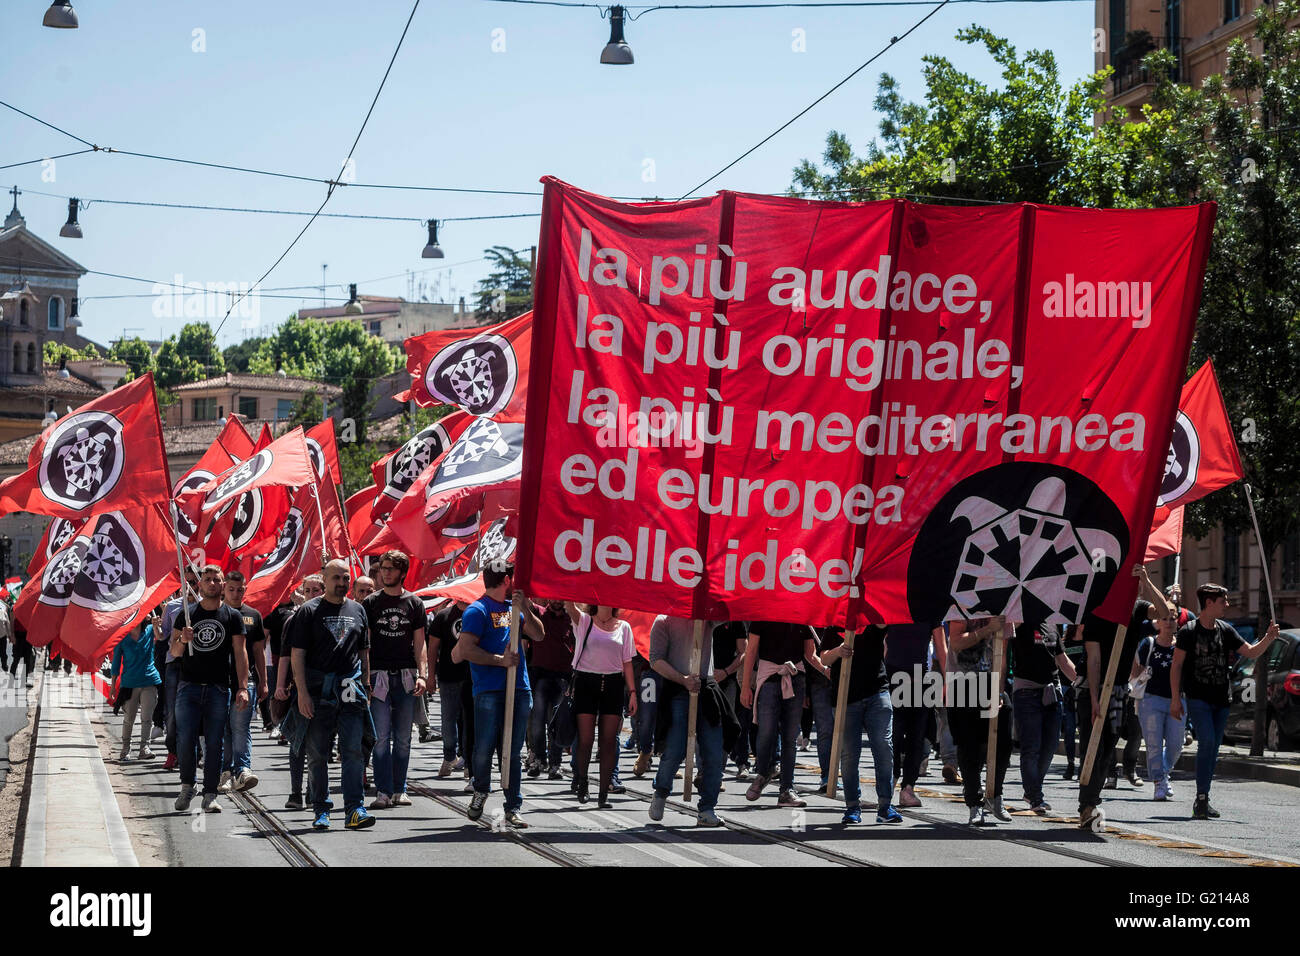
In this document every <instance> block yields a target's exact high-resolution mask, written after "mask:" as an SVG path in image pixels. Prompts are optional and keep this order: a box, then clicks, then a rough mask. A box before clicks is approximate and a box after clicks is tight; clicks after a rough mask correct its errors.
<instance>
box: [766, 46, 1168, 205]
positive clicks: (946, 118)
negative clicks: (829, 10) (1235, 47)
mask: <svg viewBox="0 0 1300 956" xmlns="http://www.w3.org/2000/svg"><path fill="white" fill-rule="evenodd" d="M957 39H958V40H960V41H962V42H964V43H967V44H971V45H978V46H982V47H983V49H984V51H985V52H986V53H987V54H988V55H989V57H990V58H991V59H992V60H993V61H994V63H995V64H997V66H998V67H999V68H1000V71H1001V79H1002V82H1001V83H1000V84H999V85H996V86H990V85H988V84H985V83H982V82H980V81H979V80H977V79H976V78H975V77H973V76H971V75H970V74H968V73H964V72H962V71H961V70H959V69H957V67H955V66H954V65H953V64H952V63H951V62H950V61H949V60H947V59H946V58H944V57H941V56H934V55H931V56H926V57H923V58H922V61H923V62H924V64H925V67H924V71H923V73H924V77H925V84H926V96H925V99H924V101H923V102H920V103H912V102H907V101H906V100H904V98H903V96H902V93H901V90H900V88H899V85H898V82H897V81H896V80H895V79H894V78H893V77H891V76H889V75H888V74H882V75H881V77H880V85H879V88H878V90H877V93H876V98H875V108H876V110H877V111H878V112H879V113H880V114H881V115H882V117H883V118H882V120H881V122H880V141H879V142H875V141H873V142H871V143H869V144H868V145H867V146H866V148H865V151H864V153H863V155H860V156H859V155H855V154H854V151H853V148H852V146H851V145H850V143H849V140H848V137H847V136H845V135H844V134H843V133H840V132H834V131H832V132H831V133H830V134H828V136H827V139H826V150H825V153H824V154H823V157H822V158H823V162H824V168H819V167H818V166H817V165H815V164H813V163H812V162H810V161H808V160H804V161H803V162H802V163H800V164H799V165H798V166H797V167H796V168H795V170H794V187H793V189H792V192H801V193H806V194H809V195H811V196H813V197H814V198H820V199H850V200H866V199H878V198H883V197H891V196H904V195H907V196H912V197H913V198H917V199H920V200H922V201H934V202H949V203H961V202H963V201H972V200H974V201H1005V202H1021V201H1028V202H1042V203H1056V204H1061V205H1087V206H1136V205H1168V204H1170V203H1173V202H1176V201H1178V195H1179V193H1178V191H1177V188H1176V183H1177V178H1176V177H1175V176H1173V175H1172V173H1173V170H1172V169H1171V164H1170V163H1169V162H1166V161H1164V160H1163V159H1162V158H1161V157H1160V155H1159V153H1158V151H1157V150H1156V148H1155V147H1156V144H1157V143H1158V142H1159V141H1160V139H1161V124H1162V123H1163V117H1162V116H1160V115H1151V116H1148V117H1147V118H1145V119H1144V120H1143V121H1141V122H1136V123H1129V122H1125V121H1124V119H1123V117H1122V116H1120V115H1118V114H1114V115H1109V114H1107V113H1106V111H1105V108H1104V106H1105V96H1104V93H1103V90H1104V87H1105V84H1106V82H1107V80H1108V78H1109V76H1110V74H1111V70H1110V68H1109V67H1107V68H1106V69H1104V70H1102V71H1101V72H1099V73H1096V74H1093V75H1092V76H1089V77H1086V78H1084V79H1082V80H1080V81H1079V82H1077V83H1075V84H1074V85H1073V86H1069V87H1066V86H1063V85H1062V83H1061V80H1060V73H1059V70H1058V69H1057V64H1056V57H1055V55H1054V54H1053V53H1052V52H1051V51H1049V50H1030V51H1028V52H1027V53H1025V54H1024V55H1023V56H1021V55H1019V54H1018V53H1017V51H1016V49H1015V47H1013V46H1012V45H1011V44H1010V43H1009V42H1007V41H1006V40H1005V39H1002V38H1001V37H998V36H996V35H994V34H993V33H992V32H990V31H989V30H987V29H985V28H983V27H978V26H972V27H969V28H967V29H965V30H960V31H958V33H957ZM1098 114H1102V115H1101V117H1100V122H1099V123H1096V124H1094V119H1096V118H1097V115H1098Z"/></svg>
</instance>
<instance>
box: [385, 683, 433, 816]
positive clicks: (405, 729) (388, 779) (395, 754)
mask: <svg viewBox="0 0 1300 956" xmlns="http://www.w3.org/2000/svg"><path fill="white" fill-rule="evenodd" d="M370 716H371V717H372V718H373V719H374V721H375V750H374V758H375V790H376V791H377V792H378V793H383V794H387V795H388V796H390V797H391V796H394V795H395V794H399V793H406V770H407V768H408V767H409V766H410V764H411V725H412V724H413V723H414V722H415V695H414V694H409V693H407V691H406V688H405V687H403V686H402V679H401V677H400V675H399V676H398V677H397V679H396V680H393V679H392V678H391V677H390V679H389V681H388V699H387V700H380V699H379V698H378V697H372V698H370ZM443 733H444V735H445V734H446V731H445V730H444V731H443Z"/></svg>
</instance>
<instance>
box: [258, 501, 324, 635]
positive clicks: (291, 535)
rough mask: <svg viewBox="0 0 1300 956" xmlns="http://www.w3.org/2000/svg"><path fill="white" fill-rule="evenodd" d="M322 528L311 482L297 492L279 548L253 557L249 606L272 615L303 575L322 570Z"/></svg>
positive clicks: (278, 539)
mask: <svg viewBox="0 0 1300 956" xmlns="http://www.w3.org/2000/svg"><path fill="white" fill-rule="evenodd" d="M319 528H320V512H319V511H318V510H317V505H316V499H315V496H314V495H313V494H312V489H311V485H310V483H309V484H306V485H303V486H302V487H300V488H298V490H297V491H296V492H294V494H293V501H292V506H291V507H290V509H289V512H288V514H286V515H285V518H284V521H283V522H282V524H281V529H280V535H279V537H278V538H277V539H276V542H275V547H273V548H272V549H271V551H270V552H269V553H268V554H265V555H262V556H260V557H258V558H255V559H253V560H252V561H251V562H250V563H249V565H248V568H247V570H246V571H245V574H246V575H247V577H248V588H247V590H246V591H245V592H244V601H245V602H246V603H247V604H248V605H249V607H252V608H255V609H256V610H258V611H260V612H261V613H262V614H264V615H266V614H270V613H271V611H273V610H274V609H275V608H276V607H277V606H278V605H280V604H281V603H282V602H283V601H284V599H285V597H286V596H287V595H288V594H289V592H290V591H292V590H293V589H294V586H295V585H296V584H297V583H298V582H299V581H301V580H302V579H303V577H305V576H306V575H308V574H311V573H313V572H315V571H319V570H321V568H322V566H323V565H322V564H321V553H320V551H321V548H320V531H319Z"/></svg>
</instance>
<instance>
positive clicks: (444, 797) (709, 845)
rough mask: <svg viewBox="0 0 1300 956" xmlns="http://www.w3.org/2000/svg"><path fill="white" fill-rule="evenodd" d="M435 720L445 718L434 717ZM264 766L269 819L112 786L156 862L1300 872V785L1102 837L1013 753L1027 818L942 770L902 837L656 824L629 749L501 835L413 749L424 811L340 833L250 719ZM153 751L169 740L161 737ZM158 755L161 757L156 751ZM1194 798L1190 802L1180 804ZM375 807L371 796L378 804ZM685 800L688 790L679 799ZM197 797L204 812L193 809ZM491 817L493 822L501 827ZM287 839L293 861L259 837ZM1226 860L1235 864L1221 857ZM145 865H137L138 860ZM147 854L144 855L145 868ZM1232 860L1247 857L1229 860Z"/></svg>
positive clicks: (741, 810)
mask: <svg viewBox="0 0 1300 956" xmlns="http://www.w3.org/2000/svg"><path fill="white" fill-rule="evenodd" d="M430 711H431V712H432V714H434V715H436V714H437V707H436V706H434V707H431V708H430ZM99 716H100V717H101V718H102V722H101V721H100V720H96V723H95V727H96V731H97V733H98V734H99V735H100V736H101V740H102V748H101V749H102V750H103V751H104V752H105V753H109V754H111V753H116V752H117V741H118V740H119V739H120V738H119V734H120V724H121V719H120V718H118V717H114V716H113V715H112V713H111V712H108V711H105V712H103V713H102V714H101V715H99ZM253 726H254V753H253V766H254V769H255V770H256V771H257V773H258V775H259V777H260V778H261V782H260V784H259V785H258V787H257V789H256V790H255V791H254V793H255V795H256V797H257V798H258V801H259V802H260V803H261V804H262V805H263V806H264V807H265V808H266V811H267V816H268V817H269V818H270V819H271V820H272V821H273V822H272V823H267V822H266V821H265V820H261V819H260V815H259V814H258V813H257V812H256V811H255V810H253V809H252V808H251V807H250V806H249V805H247V804H246V805H245V806H244V807H243V808H242V809H241V807H240V806H238V805H237V800H236V799H235V798H232V797H230V796H228V795H225V796H222V798H221V801H222V803H223V804H224V805H225V812H223V813H221V814H196V813H188V814H180V813H176V812H175V811H174V810H173V809H172V801H173V800H174V798H175V796H176V793H177V790H178V789H179V780H178V777H177V775H176V774H175V773H167V772H164V771H163V770H162V769H161V767H162V760H161V758H160V759H158V760H155V761H152V762H148V763H139V762H132V763H128V764H126V765H124V766H118V765H117V764H116V761H115V760H113V759H111V758H110V760H109V773H110V776H111V778H112V780H113V783H114V786H115V788H119V789H120V790H123V791H126V792H129V793H130V795H131V796H130V799H129V800H127V801H121V802H123V803H124V804H125V805H124V809H123V816H124V818H125V819H126V824H127V827H128V829H129V830H131V832H132V834H133V836H134V838H135V839H136V841H137V842H138V843H140V844H141V845H143V846H144V847H146V848H148V849H150V850H151V851H152V854H153V860H152V862H156V863H162V864H166V865H174V866H185V865H192V864H200V863H201V864H205V865H231V866H234V865H239V866H258V865H288V864H289V862H290V857H292V856H293V854H294V852H295V851H294V850H293V846H294V845H297V846H305V847H308V848H309V849H310V852H311V853H313V854H315V856H317V857H318V858H319V862H320V863H323V864H324V865H327V866H369V865H385V866H419V865H430V864H439V865H475V866H503V865H508V866H554V865H570V866H581V865H592V864H594V865H606V866H685V867H698V866H743V867H753V866H772V865H778V866H781V865H799V866H854V865H857V866H863V865H865V866H873V865H874V866H906V865H930V864H934V865H958V866H962V865H978V866H1003V865H1023V866H1041V867H1049V866H1050V867H1066V866H1094V867H1095V866H1133V865H1138V866H1200V867H1204V866H1224V867H1238V866H1241V865H1243V862H1242V860H1241V859H1240V858H1236V857H1240V856H1246V857H1250V858H1251V859H1257V858H1260V857H1264V858H1269V859H1278V860H1287V861H1295V862H1300V823H1297V822H1296V821H1295V819H1294V818H1295V816H1296V815H1295V814H1294V812H1288V811H1291V810H1292V808H1293V807H1294V805H1295V802H1296V797H1297V792H1296V790H1295V788H1291V787H1284V786H1280V785H1277V784H1268V783H1259V782H1254V781H1233V780H1223V781H1221V782H1220V783H1219V784H1218V785H1216V787H1215V790H1214V802H1215V804H1216V805H1217V806H1218V808H1219V809H1220V810H1221V811H1222V812H1223V818H1222V819H1221V820H1218V821H1214V822H1209V823H1196V822H1193V821H1192V820H1191V819H1190V817H1191V795H1192V790H1193V789H1194V786H1193V784H1192V782H1191V781H1190V780H1188V779H1184V780H1183V781H1181V786H1179V783H1180V781H1179V780H1178V779H1177V778H1176V779H1175V784H1174V785H1175V789H1176V790H1177V791H1178V792H1179V797H1178V799H1177V800H1175V801H1172V802H1169V803H1155V802H1153V801H1152V800H1151V799H1150V796H1151V786H1150V784H1148V785H1147V786H1145V787H1143V788H1140V789H1138V790H1134V789H1132V788H1130V787H1129V786H1128V785H1127V784H1126V783H1122V784H1121V786H1120V789H1118V790H1113V791H1106V792H1105V796H1106V809H1107V813H1108V816H1109V818H1110V821H1111V822H1113V823H1116V824H1117V826H1118V827H1119V829H1117V830H1112V831H1111V832H1108V833H1107V834H1105V835H1097V834H1093V833H1090V832H1085V831H1081V830H1079V829H1077V827H1075V826H1073V825H1072V823H1071V822H1069V820H1068V819H1067V817H1068V816H1072V815H1073V813H1074V810H1075V806H1076V802H1077V788H1076V785H1075V784H1074V783H1073V782H1070V781H1064V780H1062V779H1061V776H1060V773H1061V770H1062V769H1063V765H1064V762H1063V760H1058V762H1057V765H1056V766H1055V767H1054V768H1053V770H1052V773H1051V775H1050V777H1049V780H1048V783H1047V787H1046V796H1047V800H1048V801H1049V802H1050V803H1051V804H1052V805H1053V806H1055V807H1056V809H1057V811H1058V812H1059V813H1060V814H1061V816H1059V817H1050V818H1047V819H1042V818H1039V817H1036V816H1034V815H1033V814H1031V813H1029V812H1028V811H1027V810H1025V809H1024V803H1023V801H1022V800H1020V799H1019V797H1020V795H1021V790H1020V787H1019V784H1018V777H1019V774H1018V769H1017V766H1016V758H1015V757H1014V756H1013V760H1012V768H1011V770H1010V772H1009V773H1008V776H1007V787H1006V792H1007V798H1008V803H1009V804H1010V805H1011V806H1010V807H1009V808H1010V809H1013V810H1016V809H1019V812H1018V813H1017V814H1016V815H1014V816H1013V820H1012V822H1011V823H1009V824H999V825H996V826H990V827H987V828H984V829H972V828H970V827H968V826H967V825H966V822H965V821H966V810H965V807H964V805H963V803H962V802H961V798H960V787H957V786H950V785H946V784H944V783H943V782H942V780H941V778H939V777H938V770H939V767H938V763H937V762H933V763H932V764H931V767H932V769H933V770H934V774H933V775H932V776H929V777H923V778H922V780H921V782H920V784H919V787H918V790H919V793H920V795H921V797H922V800H923V803H924V806H922V807H921V808H919V809H917V810H909V811H904V815H905V817H906V820H905V822H904V823H902V824H899V825H896V826H882V825H877V824H876V823H875V822H874V813H870V812H867V811H866V810H865V806H864V814H863V816H864V823H863V824H862V825H860V826H856V827H844V826H842V825H841V824H840V822H839V821H840V816H841V814H842V812H843V804H842V802H841V801H840V800H834V801H832V800H829V799H827V798H826V797H825V796H824V795H815V794H806V798H807V799H808V807H807V808H806V809H805V810H803V811H792V810H788V809H781V808H778V807H777V806H776V793H775V789H774V788H772V787H769V789H768V791H766V792H765V793H764V795H763V797H762V799H761V800H759V801H757V802H754V803H750V802H748V801H746V800H745V795H744V792H745V788H746V787H747V784H746V783H740V782H736V781H735V780H734V779H732V778H731V776H730V775H728V777H727V778H726V780H725V787H726V789H725V791H724V792H723V794H722V797H721V800H720V803H719V807H718V811H719V813H720V815H721V816H723V818H724V819H726V820H728V821H729V822H731V823H733V824H734V826H732V827H728V828H726V829H721V830H700V829H697V828H695V826H694V819H693V814H688V813H686V812H683V810H684V809H685V808H678V807H675V806H674V804H673V803H670V807H669V810H668V812H667V813H666V815H665V817H664V820H663V822H662V823H661V824H656V823H651V822H650V820H649V819H648V817H647V815H646V808H647V802H648V798H649V796H650V793H651V785H650V777H649V776H647V777H645V778H641V779H637V778H635V777H634V776H633V775H632V763H633V756H634V755H632V754H629V753H627V752H621V771H622V774H623V781H624V783H625V784H626V785H627V786H628V793H627V794H625V795H621V796H614V797H612V798H611V799H612V803H613V805H612V807H611V808H610V809H608V810H598V809H596V807H595V800H594V798H593V800H592V801H591V802H590V803H588V804H586V805H580V804H578V803H577V801H576V799H575V798H574V797H573V796H572V795H571V794H570V793H569V792H568V781H567V780H562V781H549V780H547V779H546V778H545V776H543V777H540V778H536V779H529V778H525V783H524V798H525V799H524V816H525V818H526V819H527V820H528V821H529V823H530V824H531V827H530V828H529V829H528V830H527V831H524V833H523V834H520V833H519V832H517V831H509V830H504V829H503V828H501V827H500V826H499V819H500V807H501V796H500V793H499V792H495V793H494V794H493V795H492V797H491V798H490V799H489V801H488V805H487V811H486V813H485V814H484V817H483V820H482V821H481V822H480V823H471V822H470V821H469V820H468V819H467V818H466V817H465V815H464V809H465V808H466V807H467V806H468V803H469V795H468V794H467V793H465V792H464V791H463V788H464V784H465V780H464V778H463V777H462V776H460V775H459V774H456V775H454V776H453V777H450V778H445V779H441V780H440V779H438V778H437V776H436V772H437V768H438V765H439V763H440V762H441V757H442V748H441V744H440V743H439V742H436V741H433V742H429V743H424V744H421V743H418V742H414V743H413V744H412V762H411V772H410V779H411V796H412V800H413V805H412V806H410V807H403V808H395V809H391V810H384V811H377V812H376V816H377V817H378V823H377V825H376V826H375V827H373V828H372V829H370V830H366V831H361V832H351V831H347V830H345V829H344V828H343V826H342V823H343V820H342V814H341V813H340V812H336V813H335V815H334V828H333V829H332V830H330V831H329V832H326V833H316V832H313V831H312V830H311V819H310V815H309V813H308V812H307V811H290V810H285V809H283V804H284V801H285V799H286V797H287V796H288V791H289V776H288V748H287V747H284V746H279V745H277V744H276V743H275V742H274V741H272V740H270V739H269V738H268V736H267V735H266V733H265V732H264V731H263V730H261V719H260V718H254V722H253ZM158 743H161V741H159V742H158ZM158 749H159V752H160V753H161V747H159V748H158ZM799 766H800V769H799V773H798V776H797V786H798V787H799V788H801V789H804V790H811V789H812V788H813V787H815V785H816V782H817V770H816V755H815V752H814V751H812V750H809V751H807V752H803V753H801V754H800V756H799ZM338 772H339V771H338V766H337V764H335V765H331V786H332V788H333V790H334V801H335V803H336V805H338V806H340V807H341V803H342V801H341V796H340V794H339V777H338ZM872 774H873V770H872V767H871V761H870V750H869V748H865V747H864V750H863V763H862V776H863V777H864V778H865V779H864V783H863V792H864V800H869V799H872V796H873V791H872V785H871V783H870V779H871V777H872ZM1184 797H1185V799H1184ZM367 799H369V798H367ZM672 800H673V801H674V803H676V804H680V789H679V790H678V792H677V793H676V794H675V795H674V797H673V798H672ZM197 806H198V801H197V800H196V801H195V807H197ZM494 821H496V822H497V826H495V827H494V826H493V823H494ZM269 827H270V828H282V829H283V832H284V833H286V834H287V835H288V837H287V839H281V840H280V841H279V842H280V843H281V844H282V845H287V846H288V847H289V849H288V850H282V849H277V847H276V843H277V841H276V840H275V839H271V838H268V837H267V836H265V835H263V831H264V830H266V829H268V828H269ZM1224 851H1226V853H1225V852H1224ZM137 852H138V855H139V851H137ZM148 855H149V853H145V854H144V855H142V860H141V861H142V862H147V861H146V857H147V856H148ZM1234 855H1236V857H1234Z"/></svg>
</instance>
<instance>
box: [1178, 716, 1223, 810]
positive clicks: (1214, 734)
mask: <svg viewBox="0 0 1300 956" xmlns="http://www.w3.org/2000/svg"><path fill="white" fill-rule="evenodd" d="M1187 715H1188V716H1189V717H1190V718H1191V719H1192V721H1193V722H1194V723H1195V724H1196V795H1197V796H1198V797H1199V796H1200V795H1201V794H1205V795H1206V796H1209V793H1210V783H1211V782H1212V781H1213V780H1214V767H1215V764H1217V763H1218V762H1219V745H1220V744H1222V743H1223V732H1224V731H1225V730H1227V729H1228V708H1227V707H1217V706H1215V705H1214V704H1209V703H1206V702H1205V701H1203V700H1193V699H1191V698H1188V700H1187Z"/></svg>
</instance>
